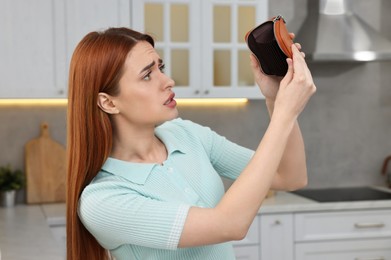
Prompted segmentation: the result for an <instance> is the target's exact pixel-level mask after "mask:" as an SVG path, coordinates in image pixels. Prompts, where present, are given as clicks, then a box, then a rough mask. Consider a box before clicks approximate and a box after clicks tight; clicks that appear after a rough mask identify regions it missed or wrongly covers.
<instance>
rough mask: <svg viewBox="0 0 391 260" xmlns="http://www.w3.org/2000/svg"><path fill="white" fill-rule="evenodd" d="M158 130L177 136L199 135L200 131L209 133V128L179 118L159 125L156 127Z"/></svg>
mask: <svg viewBox="0 0 391 260" xmlns="http://www.w3.org/2000/svg"><path fill="white" fill-rule="evenodd" d="M158 128H159V129H162V130H166V131H173V132H176V133H177V134H179V133H181V132H182V133H187V134H189V133H198V134H200V131H201V132H202V131H210V128H209V127H206V126H203V125H200V124H198V123H195V122H193V121H191V120H188V119H182V118H180V117H178V118H176V119H173V120H171V121H167V122H165V123H164V124H162V125H160V126H159V127H158Z"/></svg>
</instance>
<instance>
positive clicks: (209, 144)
mask: <svg viewBox="0 0 391 260" xmlns="http://www.w3.org/2000/svg"><path fill="white" fill-rule="evenodd" d="M179 123H180V124H181V125H183V126H184V127H185V128H186V129H187V131H189V132H190V134H191V135H192V136H196V137H197V138H198V139H199V140H200V141H201V143H202V146H203V147H204V149H205V152H206V153H207V154H208V157H209V160H210V162H211V163H212V165H213V167H214V168H215V170H216V171H217V172H218V174H219V175H220V176H223V177H226V178H229V179H233V180H234V179H236V178H237V177H238V176H239V175H240V173H241V172H242V171H243V170H244V168H245V167H246V166H247V164H248V163H249V161H250V160H251V158H252V156H253V155H254V151H253V150H251V149H248V148H246V147H243V146H240V145H238V144H236V143H234V142H232V141H230V140H228V139H227V138H226V137H224V136H222V135H219V134H218V133H216V132H215V131H213V130H211V129H210V128H209V127H206V126H201V125H199V124H197V123H194V122H192V121H189V120H181V121H179Z"/></svg>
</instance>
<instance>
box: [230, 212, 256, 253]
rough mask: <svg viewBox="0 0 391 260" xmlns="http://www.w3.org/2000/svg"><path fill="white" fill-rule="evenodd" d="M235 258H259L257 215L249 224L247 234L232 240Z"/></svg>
mask: <svg viewBox="0 0 391 260" xmlns="http://www.w3.org/2000/svg"><path fill="white" fill-rule="evenodd" d="M233 245H234V250H235V256H236V259H237V260H259V216H257V217H256V218H255V219H254V221H253V223H252V224H251V226H250V229H249V230H248V232H247V235H246V237H245V238H244V239H242V240H240V241H234V242H233Z"/></svg>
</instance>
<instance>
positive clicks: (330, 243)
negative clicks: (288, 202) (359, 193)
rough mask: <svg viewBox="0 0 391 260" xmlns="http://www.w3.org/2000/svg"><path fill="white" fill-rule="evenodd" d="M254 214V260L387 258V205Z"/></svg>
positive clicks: (390, 215) (390, 223)
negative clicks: (256, 236)
mask: <svg viewBox="0 0 391 260" xmlns="http://www.w3.org/2000/svg"><path fill="white" fill-rule="evenodd" d="M258 217H259V226H260V227H259V228H260V229H259V232H260V233H259V237H260V239H259V240H260V241H259V258H258V260H259V259H260V260H331V259H332V260H391V210H389V209H379V210H375V209H372V210H340V211H331V212H325V211H319V212H306V213H304V212H303V213H286V214H262V215H260V216H258ZM243 259H252V258H243Z"/></svg>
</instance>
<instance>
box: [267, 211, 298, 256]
mask: <svg viewBox="0 0 391 260" xmlns="http://www.w3.org/2000/svg"><path fill="white" fill-rule="evenodd" d="M260 226H261V227H260V238H261V239H260V255H261V257H260V259H261V260H282V259H283V260H293V259H294V258H293V255H294V254H293V247H294V241H293V231H294V229H293V214H291V213H287V214H271V215H261V217H260Z"/></svg>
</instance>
